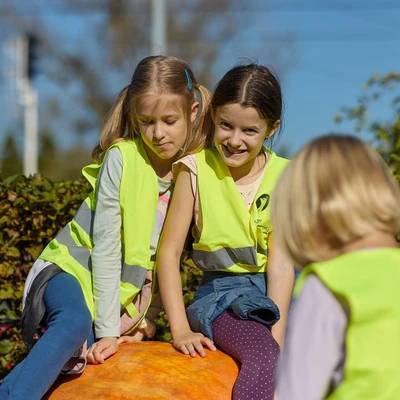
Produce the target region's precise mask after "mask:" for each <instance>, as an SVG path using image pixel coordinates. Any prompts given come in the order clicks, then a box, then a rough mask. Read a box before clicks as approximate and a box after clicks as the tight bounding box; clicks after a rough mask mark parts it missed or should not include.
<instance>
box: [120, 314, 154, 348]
mask: <svg viewBox="0 0 400 400" xmlns="http://www.w3.org/2000/svg"><path fill="white" fill-rule="evenodd" d="M155 334H156V326H155V324H154V322H152V321H150V320H149V319H147V318H144V319H143V321H142V322H141V323H140V325H139V327H138V328H137V329H136V330H135V331H134V333H133V335H127V336H121V337H120V338H119V339H118V341H117V343H118V344H121V343H136V342H141V341H142V340H143V337H144V336H147V337H148V338H152V337H153V336H154V335H155Z"/></svg>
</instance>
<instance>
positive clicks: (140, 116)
mask: <svg viewBox="0 0 400 400" xmlns="http://www.w3.org/2000/svg"><path fill="white" fill-rule="evenodd" d="M179 116H180V114H179V113H176V114H164V115H162V116H161V118H171V117H172V118H178V117H179ZM152 117H153V116H152V115H145V114H140V115H138V118H152Z"/></svg>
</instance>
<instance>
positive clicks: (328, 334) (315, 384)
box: [277, 275, 347, 400]
mask: <svg viewBox="0 0 400 400" xmlns="http://www.w3.org/2000/svg"><path fill="white" fill-rule="evenodd" d="M346 327H347V316H346V313H345V311H344V310H343V308H342V306H341V305H340V304H339V302H338V301H337V300H336V298H335V297H334V295H333V294H332V293H331V292H330V291H329V290H328V289H327V288H326V286H325V285H324V284H323V283H322V282H321V281H320V280H319V279H318V278H317V277H316V276H315V275H310V276H309V277H308V278H307V279H306V281H305V284H304V287H303V290H302V291H301V293H300V296H299V297H298V299H297V300H296V303H295V304H294V309H293V313H292V314H291V316H290V319H289V323H288V330H287V335H286V341H285V347H284V350H283V352H282V356H281V360H280V363H279V367H278V378H277V397H278V399H279V400H320V399H322V398H324V397H325V395H326V393H327V391H328V390H329V388H330V385H331V384H332V381H333V379H334V374H335V370H337V368H338V367H340V366H341V362H342V361H343V354H344V352H343V346H344V341H345V335H346Z"/></svg>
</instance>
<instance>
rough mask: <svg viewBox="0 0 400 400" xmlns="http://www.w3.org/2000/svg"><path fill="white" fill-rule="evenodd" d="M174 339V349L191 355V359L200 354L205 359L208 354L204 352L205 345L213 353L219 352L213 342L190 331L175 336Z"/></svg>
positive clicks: (200, 334)
mask: <svg viewBox="0 0 400 400" xmlns="http://www.w3.org/2000/svg"><path fill="white" fill-rule="evenodd" d="M173 339H174V340H173V345H174V347H175V348H176V349H178V350H180V351H181V352H182V353H183V354H190V356H191V357H196V355H197V353H199V354H200V356H201V357H205V356H206V352H205V351H204V348H203V345H204V346H207V347H208V348H209V349H210V350H212V351H215V350H217V348H216V347H215V346H214V343H213V341H212V340H210V339H209V338H208V337H206V336H204V335H203V334H202V333H195V332H192V331H190V330H189V331H184V332H181V333H179V334H178V335H175V336H174V338H173Z"/></svg>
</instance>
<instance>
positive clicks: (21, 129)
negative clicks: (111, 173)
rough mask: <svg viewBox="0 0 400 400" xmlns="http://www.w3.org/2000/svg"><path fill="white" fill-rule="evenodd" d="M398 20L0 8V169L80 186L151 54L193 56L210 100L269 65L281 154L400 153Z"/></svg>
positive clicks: (299, 11) (373, 11)
mask: <svg viewBox="0 0 400 400" xmlns="http://www.w3.org/2000/svg"><path fill="white" fill-rule="evenodd" d="M399 21H400V2H399V1H398V0H380V1H379V2H378V1H372V0H323V1H322V0H319V1H317V0H314V1H313V0H304V1H302V0H246V1H245V0H243V1H239V0H53V1H50V0H47V1H46V0H43V1H39V0H30V1H27V0H24V1H18V2H17V1H15V0H0V44H1V48H0V109H1V112H0V170H1V171H2V175H3V177H5V176H9V175H13V174H20V173H25V174H30V173H33V172H37V171H38V172H40V173H41V174H43V175H45V176H46V177H49V178H50V179H52V180H61V179H75V178H77V177H79V176H80V170H81V168H82V166H84V165H85V164H87V163H90V162H91V157H90V154H91V149H92V147H93V146H94V145H95V144H96V142H97V138H98V135H99V131H100V129H101V126H102V123H103V121H104V119H105V117H106V116H107V113H108V111H109V109H110V106H111V104H112V103H113V102H114V100H115V98H116V95H117V93H118V92H119V91H120V90H121V89H122V88H123V87H124V86H125V85H127V84H128V83H129V81H130V78H131V75H132V73H133V70H134V68H135V66H136V64H137V63H138V62H139V61H140V60H141V59H142V58H144V57H146V56H148V55H150V54H167V55H174V56H177V57H180V58H183V59H185V60H186V61H187V62H189V64H190V65H191V66H192V68H193V70H194V73H195V75H196V77H197V80H198V81H199V82H201V83H202V84H204V85H205V86H207V87H208V88H209V89H210V90H211V91H212V90H213V88H214V86H215V84H216V83H217V81H218V80H219V79H220V78H221V77H222V76H223V74H224V73H225V72H226V71H227V70H228V69H230V68H231V67H233V66H234V65H236V64H238V63H240V62H242V61H243V58H247V59H250V60H252V61H256V62H259V63H262V64H266V65H269V66H271V67H272V68H273V69H274V70H275V71H276V73H277V74H278V75H279V77H280V79H281V82H282V86H283V92H284V99H285V112H284V130H283V133H282V137H281V139H280V142H279V143H278V145H277V147H276V149H275V150H276V152H277V153H278V154H280V155H282V156H287V157H290V156H291V155H293V153H294V152H296V151H297V150H298V149H299V148H300V147H301V146H302V145H303V144H305V143H306V142H307V141H309V140H310V139H312V138H313V137H315V136H318V135H321V134H325V133H330V132H336V133H355V132H358V134H359V135H361V137H362V138H363V139H365V140H367V141H372V142H374V144H375V145H376V146H377V147H381V150H382V148H383V151H385V146H386V147H391V148H390V149H389V150H390V152H391V154H392V156H393V155H394V156H396V152H397V149H399V148H400V139H399V130H400V123H399V115H400V111H399V104H400V96H399V90H398V87H397V83H398V82H399V81H400V75H399V74H397V72H399V73H400V65H399V49H400V24H399ZM393 132H394V133H393ZM396 135H397V136H396ZM36 136H37V138H38V139H37V140H36V139H35V137H36ZM393 140H396V143H397V144H396V143H394V142H393ZM396 146H398V147H396ZM393 149H395V150H393ZM397 155H398V154H397Z"/></svg>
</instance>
